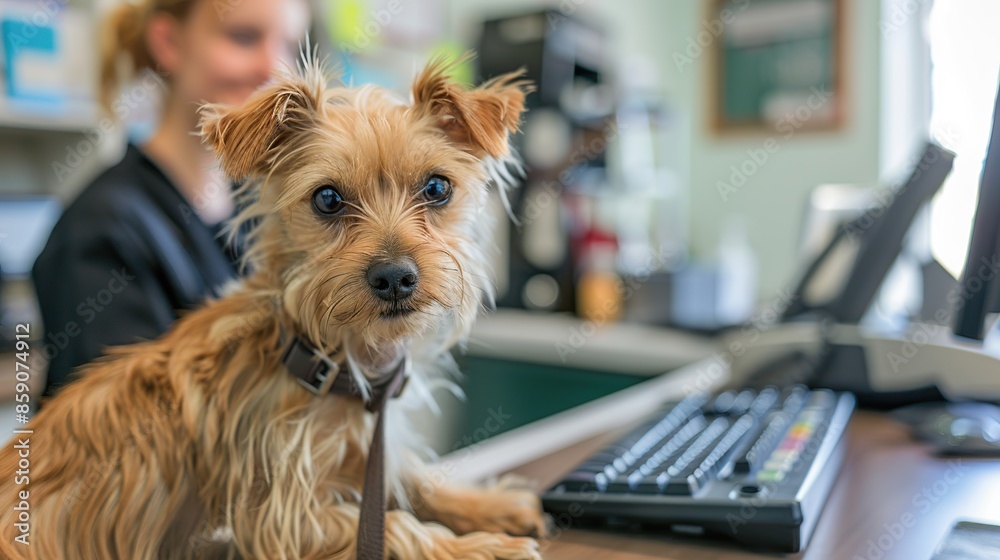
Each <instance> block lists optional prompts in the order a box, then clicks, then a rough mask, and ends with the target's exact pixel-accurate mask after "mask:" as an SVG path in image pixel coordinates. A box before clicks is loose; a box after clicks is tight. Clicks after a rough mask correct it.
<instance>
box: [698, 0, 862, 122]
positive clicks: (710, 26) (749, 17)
mask: <svg viewBox="0 0 1000 560" xmlns="http://www.w3.org/2000/svg"><path fill="white" fill-rule="evenodd" d="M845 4H846V2H845V0H706V5H707V11H706V18H705V23H704V24H703V25H702V29H703V30H705V31H706V32H708V33H711V34H712V35H713V36H714V37H713V41H712V46H711V48H709V49H708V51H709V52H710V54H711V57H710V64H709V66H710V68H709V72H708V75H709V84H708V90H709V94H710V95H709V99H710V101H709V121H710V123H709V124H710V128H711V129H712V131H713V132H715V133H717V134H724V133H729V132H739V131H745V132H772V133H777V134H779V135H783V136H785V137H790V136H791V135H793V134H795V133H797V132H800V131H815V130H836V129H839V128H840V127H841V126H842V124H843V121H844V105H845V99H844V97H845V96H844V91H845V88H844V36H845V33H844V29H843V27H844V11H845Z"/></svg>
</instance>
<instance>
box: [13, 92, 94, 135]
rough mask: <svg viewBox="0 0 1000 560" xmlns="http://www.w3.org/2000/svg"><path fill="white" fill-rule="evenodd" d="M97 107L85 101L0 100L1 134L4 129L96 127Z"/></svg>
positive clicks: (34, 129)
mask: <svg viewBox="0 0 1000 560" xmlns="http://www.w3.org/2000/svg"><path fill="white" fill-rule="evenodd" d="M98 122H99V119H98V111H97V107H96V106H95V105H94V103H92V102H88V101H72V102H66V103H59V104H56V103H51V104H50V103H41V102H28V101H11V100H10V99H2V100H0V133H3V131H5V130H29V131H42V132H83V131H85V130H91V129H94V128H97V126H98Z"/></svg>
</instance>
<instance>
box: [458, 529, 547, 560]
mask: <svg viewBox="0 0 1000 560" xmlns="http://www.w3.org/2000/svg"><path fill="white" fill-rule="evenodd" d="M449 544H451V545H452V546H451V549H452V550H451V551H450V552H451V556H452V558H454V559H455V560H460V559H468V560H473V559H475V560H482V559H486V558H489V559H491V560H492V559H502V560H542V555H541V553H539V552H538V541H536V540H535V539H531V538H527V537H512V536H510V535H505V534H503V533H483V532H479V533H469V534H468V535H463V536H461V537H457V538H456V539H455V540H454V541H452V542H451V543H449Z"/></svg>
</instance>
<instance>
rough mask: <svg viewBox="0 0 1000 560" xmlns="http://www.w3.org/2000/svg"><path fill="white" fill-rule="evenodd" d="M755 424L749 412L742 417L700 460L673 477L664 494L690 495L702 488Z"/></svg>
mask: <svg viewBox="0 0 1000 560" xmlns="http://www.w3.org/2000/svg"><path fill="white" fill-rule="evenodd" d="M753 425H754V418H753V416H751V415H749V414H745V415H743V416H741V417H740V419H739V420H737V421H736V423H734V424H733V425H732V427H731V428H730V429H729V431H728V432H726V433H725V435H723V436H722V437H721V438H720V439H719V440H718V443H717V444H716V445H715V447H714V448H712V449H711V450H710V451H709V452H708V453H706V454H704V455H703V456H702V457H700V461H698V462H692V463H690V464H689V465H688V466H687V467H686V468H685V469H684V470H683V471H681V472H680V474H678V475H677V476H674V477H673V478H671V479H670V480H669V481H668V482H667V485H666V486H665V487H664V489H663V493H664V494H675V495H689V494H694V493H695V492H697V491H698V490H700V489H701V487H702V485H704V484H705V483H706V482H708V481H709V479H710V478H711V477H713V476H715V474H716V473H717V472H718V470H719V468H720V467H721V465H722V464H723V460H724V459H725V458H726V457H727V456H728V455H729V454H730V452H731V451H732V450H733V448H734V447H735V446H736V444H737V443H738V442H739V441H740V440H741V439H743V438H744V437H745V436H746V434H747V432H749V431H750V428H752V427H753Z"/></svg>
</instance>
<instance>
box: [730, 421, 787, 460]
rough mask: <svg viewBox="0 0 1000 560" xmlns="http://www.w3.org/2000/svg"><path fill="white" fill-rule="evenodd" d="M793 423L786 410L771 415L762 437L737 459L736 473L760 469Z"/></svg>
mask: <svg viewBox="0 0 1000 560" xmlns="http://www.w3.org/2000/svg"><path fill="white" fill-rule="evenodd" d="M790 424H791V417H790V416H789V414H788V413H787V412H785V411H781V412H777V413H775V414H773V415H772V416H770V418H769V419H768V420H767V423H766V424H765V425H764V426H763V432H762V433H761V435H760V437H759V438H757V439H756V441H753V444H752V445H750V447H749V448H748V449H747V450H746V452H744V453H743V454H742V456H740V457H739V458H738V459H736V463H735V465H734V467H733V472H735V473H741V474H742V473H749V472H754V471H756V470H758V469H759V468H760V467H761V466H762V465H763V464H764V461H765V460H766V459H767V456H768V455H769V454H770V453H771V450H772V449H774V448H775V447H776V446H777V445H778V443H779V441H780V438H781V437H782V436H783V435H784V434H785V432H786V431H787V430H788V427H789V425H790Z"/></svg>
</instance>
